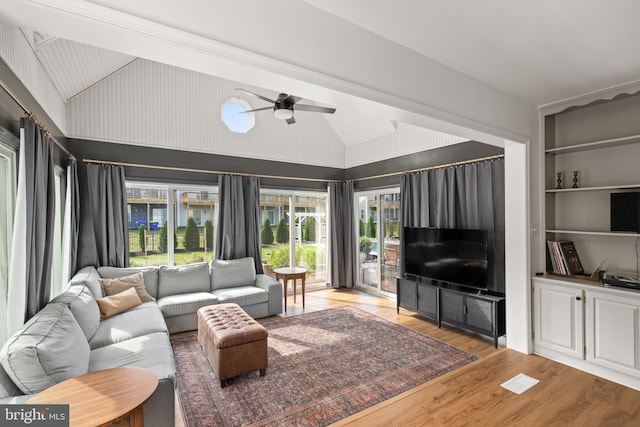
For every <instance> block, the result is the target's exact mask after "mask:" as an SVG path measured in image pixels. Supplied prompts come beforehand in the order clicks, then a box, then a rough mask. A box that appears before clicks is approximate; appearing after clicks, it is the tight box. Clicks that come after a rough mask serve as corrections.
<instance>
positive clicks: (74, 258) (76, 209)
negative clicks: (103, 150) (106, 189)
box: [67, 160, 80, 277]
mask: <svg viewBox="0 0 640 427" xmlns="http://www.w3.org/2000/svg"><path fill="white" fill-rule="evenodd" d="M67 182H68V185H67V197H68V198H69V207H70V212H69V266H68V267H69V276H70V277H71V276H73V275H74V274H75V273H76V272H77V271H78V239H79V237H80V186H79V184H78V163H77V162H76V161H75V160H72V161H71V162H70V163H69V165H67Z"/></svg>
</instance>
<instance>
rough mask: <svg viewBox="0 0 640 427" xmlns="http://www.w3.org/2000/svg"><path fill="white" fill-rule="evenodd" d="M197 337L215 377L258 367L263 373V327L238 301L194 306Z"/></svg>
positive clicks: (223, 377) (223, 381)
mask: <svg viewBox="0 0 640 427" xmlns="http://www.w3.org/2000/svg"><path fill="white" fill-rule="evenodd" d="M198 341H199V342H200V344H201V345H202V349H203V350H204V353H205V355H206V356H207V359H208V360H209V363H210V364H211V367H212V368H213V370H214V371H216V374H217V375H218V378H219V379H220V387H225V386H226V385H227V380H228V379H229V378H233V377H236V376H238V375H242V374H246V373H249V372H251V371H256V370H260V376H261V377H263V376H264V375H265V374H266V373H267V365H268V360H267V330H266V329H265V328H264V327H263V326H262V325H260V324H259V323H258V322H256V321H255V320H254V319H253V318H251V316H249V315H248V314H247V313H245V312H244V310H243V309H242V308H240V306H239V305H238V304H217V305H209V306H207V307H202V308H200V309H199V310H198Z"/></svg>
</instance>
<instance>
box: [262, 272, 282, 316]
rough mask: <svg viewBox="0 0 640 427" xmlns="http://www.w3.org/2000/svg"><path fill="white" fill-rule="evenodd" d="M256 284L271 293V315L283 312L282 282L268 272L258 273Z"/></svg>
mask: <svg viewBox="0 0 640 427" xmlns="http://www.w3.org/2000/svg"><path fill="white" fill-rule="evenodd" d="M255 285H256V286H257V287H259V288H262V289H264V290H265V291H267V292H268V293H269V308H268V310H269V313H268V314H269V316H273V315H276V314H280V313H282V283H280V282H278V281H277V280H276V279H274V278H273V277H271V276H267V275H266V274H256V283H255Z"/></svg>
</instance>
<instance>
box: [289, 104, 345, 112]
mask: <svg viewBox="0 0 640 427" xmlns="http://www.w3.org/2000/svg"><path fill="white" fill-rule="evenodd" d="M294 109H295V110H296V111H312V112H314V113H327V114H333V113H335V112H336V109H335V108H329V107H318V106H317V105H305V104H297V105H296V106H295V107H294Z"/></svg>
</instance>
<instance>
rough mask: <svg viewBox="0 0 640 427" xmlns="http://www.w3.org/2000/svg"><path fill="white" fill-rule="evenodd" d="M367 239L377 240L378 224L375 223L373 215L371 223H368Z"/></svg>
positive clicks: (370, 218)
mask: <svg viewBox="0 0 640 427" xmlns="http://www.w3.org/2000/svg"><path fill="white" fill-rule="evenodd" d="M366 234H367V237H371V238H374V239H375V238H376V224H375V223H374V222H373V215H370V216H369V222H367V233H366Z"/></svg>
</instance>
